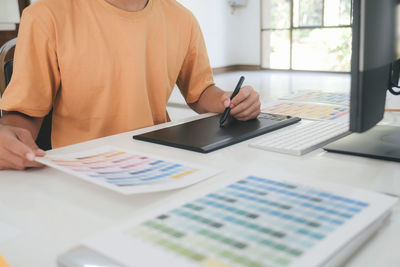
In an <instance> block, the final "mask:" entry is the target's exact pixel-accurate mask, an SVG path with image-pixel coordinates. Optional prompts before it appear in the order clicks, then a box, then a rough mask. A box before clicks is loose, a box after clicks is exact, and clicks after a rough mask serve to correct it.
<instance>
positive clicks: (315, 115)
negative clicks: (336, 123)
mask: <svg viewBox="0 0 400 267" xmlns="http://www.w3.org/2000/svg"><path fill="white" fill-rule="evenodd" d="M262 111H263V112H266V113H272V114H280V115H289V116H294V117H300V118H303V119H310V120H337V119H342V120H344V119H348V115H349V112H350V109H349V107H344V106H332V105H317V104H307V103H295V102H279V103H277V104H274V105H271V106H269V107H266V108H264V109H263V110H262Z"/></svg>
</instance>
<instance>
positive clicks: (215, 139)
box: [133, 113, 300, 153]
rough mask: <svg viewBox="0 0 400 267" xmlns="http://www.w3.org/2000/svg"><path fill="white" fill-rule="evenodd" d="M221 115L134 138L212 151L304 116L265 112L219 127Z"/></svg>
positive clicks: (296, 120) (230, 120)
mask: <svg viewBox="0 0 400 267" xmlns="http://www.w3.org/2000/svg"><path fill="white" fill-rule="evenodd" d="M219 119H220V115H215V116H212V117H208V118H204V119H200V120H196V121H191V122H188V123H184V124H180V125H176V126H172V127H168V128H164V129H161V130H156V131H153V132H149V133H145V134H141V135H136V136H133V139H136V140H141V141H148V142H152V143H156V144H161V145H167V146H172V147H177V148H183V149H187V150H192V151H196V152H201V153H208V152H211V151H214V150H217V149H220V148H223V147H227V146H230V145H233V144H236V143H239V142H242V141H245V140H248V139H250V138H253V137H256V136H259V135H262V134H265V133H268V132H271V131H274V130H277V129H280V128H282V127H285V126H288V125H291V124H294V123H296V122H299V121H300V118H297V117H290V116H284V115H272V114H267V113H261V114H260V115H259V116H258V118H256V119H253V120H249V121H238V120H235V119H233V118H230V119H229V120H228V121H227V122H226V123H225V124H224V126H223V127H220V126H219Z"/></svg>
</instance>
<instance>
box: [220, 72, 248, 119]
mask: <svg viewBox="0 0 400 267" xmlns="http://www.w3.org/2000/svg"><path fill="white" fill-rule="evenodd" d="M243 82H244V77H243V76H241V77H240V79H239V82H238V84H237V85H236V88H235V90H234V91H233V93H232V95H231V100H232V99H233V98H234V97H235V96H236V95H237V94H238V93H239V91H240V88H241V87H242V84H243ZM229 112H231V108H230V107H227V108H226V109H225V111H224V113H223V114H222V117H221V119H220V120H219V126H220V127H222V125H223V124H224V122H225V121H226V119H227V118H228V115H229Z"/></svg>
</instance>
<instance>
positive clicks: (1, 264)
mask: <svg viewBox="0 0 400 267" xmlns="http://www.w3.org/2000/svg"><path fill="white" fill-rule="evenodd" d="M0 267H10V265H8V263H7V262H6V260H5V259H4V258H3V257H2V256H1V255H0Z"/></svg>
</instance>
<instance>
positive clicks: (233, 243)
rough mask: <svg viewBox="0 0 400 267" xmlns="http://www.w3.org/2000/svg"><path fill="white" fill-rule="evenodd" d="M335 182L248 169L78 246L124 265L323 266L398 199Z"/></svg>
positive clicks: (217, 266) (218, 266)
mask: <svg viewBox="0 0 400 267" xmlns="http://www.w3.org/2000/svg"><path fill="white" fill-rule="evenodd" d="M335 186H336V187H333V189H334V191H335V192H339V193H335V192H332V190H331V189H332V187H331V186H329V187H326V188H325V189H321V188H319V187H314V186H310V185H307V184H301V183H298V182H293V181H291V182H288V181H287V180H281V179H266V178H263V177H262V176H248V177H246V178H244V179H242V180H239V181H238V182H236V183H233V184H231V185H228V186H227V187H225V188H223V189H220V190H217V191H214V192H212V193H209V194H207V195H206V196H204V197H200V198H198V199H196V200H194V201H189V202H187V203H185V204H183V205H182V206H180V207H178V208H174V209H171V210H169V211H166V212H161V213H159V214H158V215H156V216H154V217H151V218H150V219H146V220H142V221H141V222H140V223H139V224H137V223H136V224H134V225H133V226H132V225H130V226H128V225H125V226H123V227H121V228H120V229H114V230H113V231H110V232H108V233H103V234H101V235H99V236H97V237H94V238H92V239H90V240H88V241H86V242H84V245H85V246H87V247H90V248H92V249H94V250H96V251H98V252H99V253H102V254H104V255H106V256H107V257H110V258H113V259H115V260H117V262H120V263H121V265H122V266H165V265H163V263H165V262H168V263H169V264H168V266H174V267H181V266H182V267H183V266H185V267H190V266H204V267H227V266H235V267H236V266H237V267H262V266H268V267H282V266H291V267H295V266H296V267H300V266H307V267H313V266H322V265H323V264H325V263H326V262H327V260H329V259H331V258H332V257H333V256H334V254H335V253H337V252H338V251H340V249H341V248H343V247H344V246H345V245H348V244H349V242H350V241H351V239H353V238H355V237H356V236H358V235H360V234H361V233H362V232H363V231H365V230H366V228H367V227H369V226H370V225H371V224H372V223H373V222H374V221H376V220H377V218H379V217H380V216H383V214H388V211H389V210H390V209H391V208H392V207H393V205H394V204H395V202H396V201H397V199H396V198H393V197H389V196H384V195H381V194H377V193H373V192H367V191H363V190H359V189H349V188H347V187H341V186H338V185H335ZM115 247H118V248H115Z"/></svg>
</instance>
